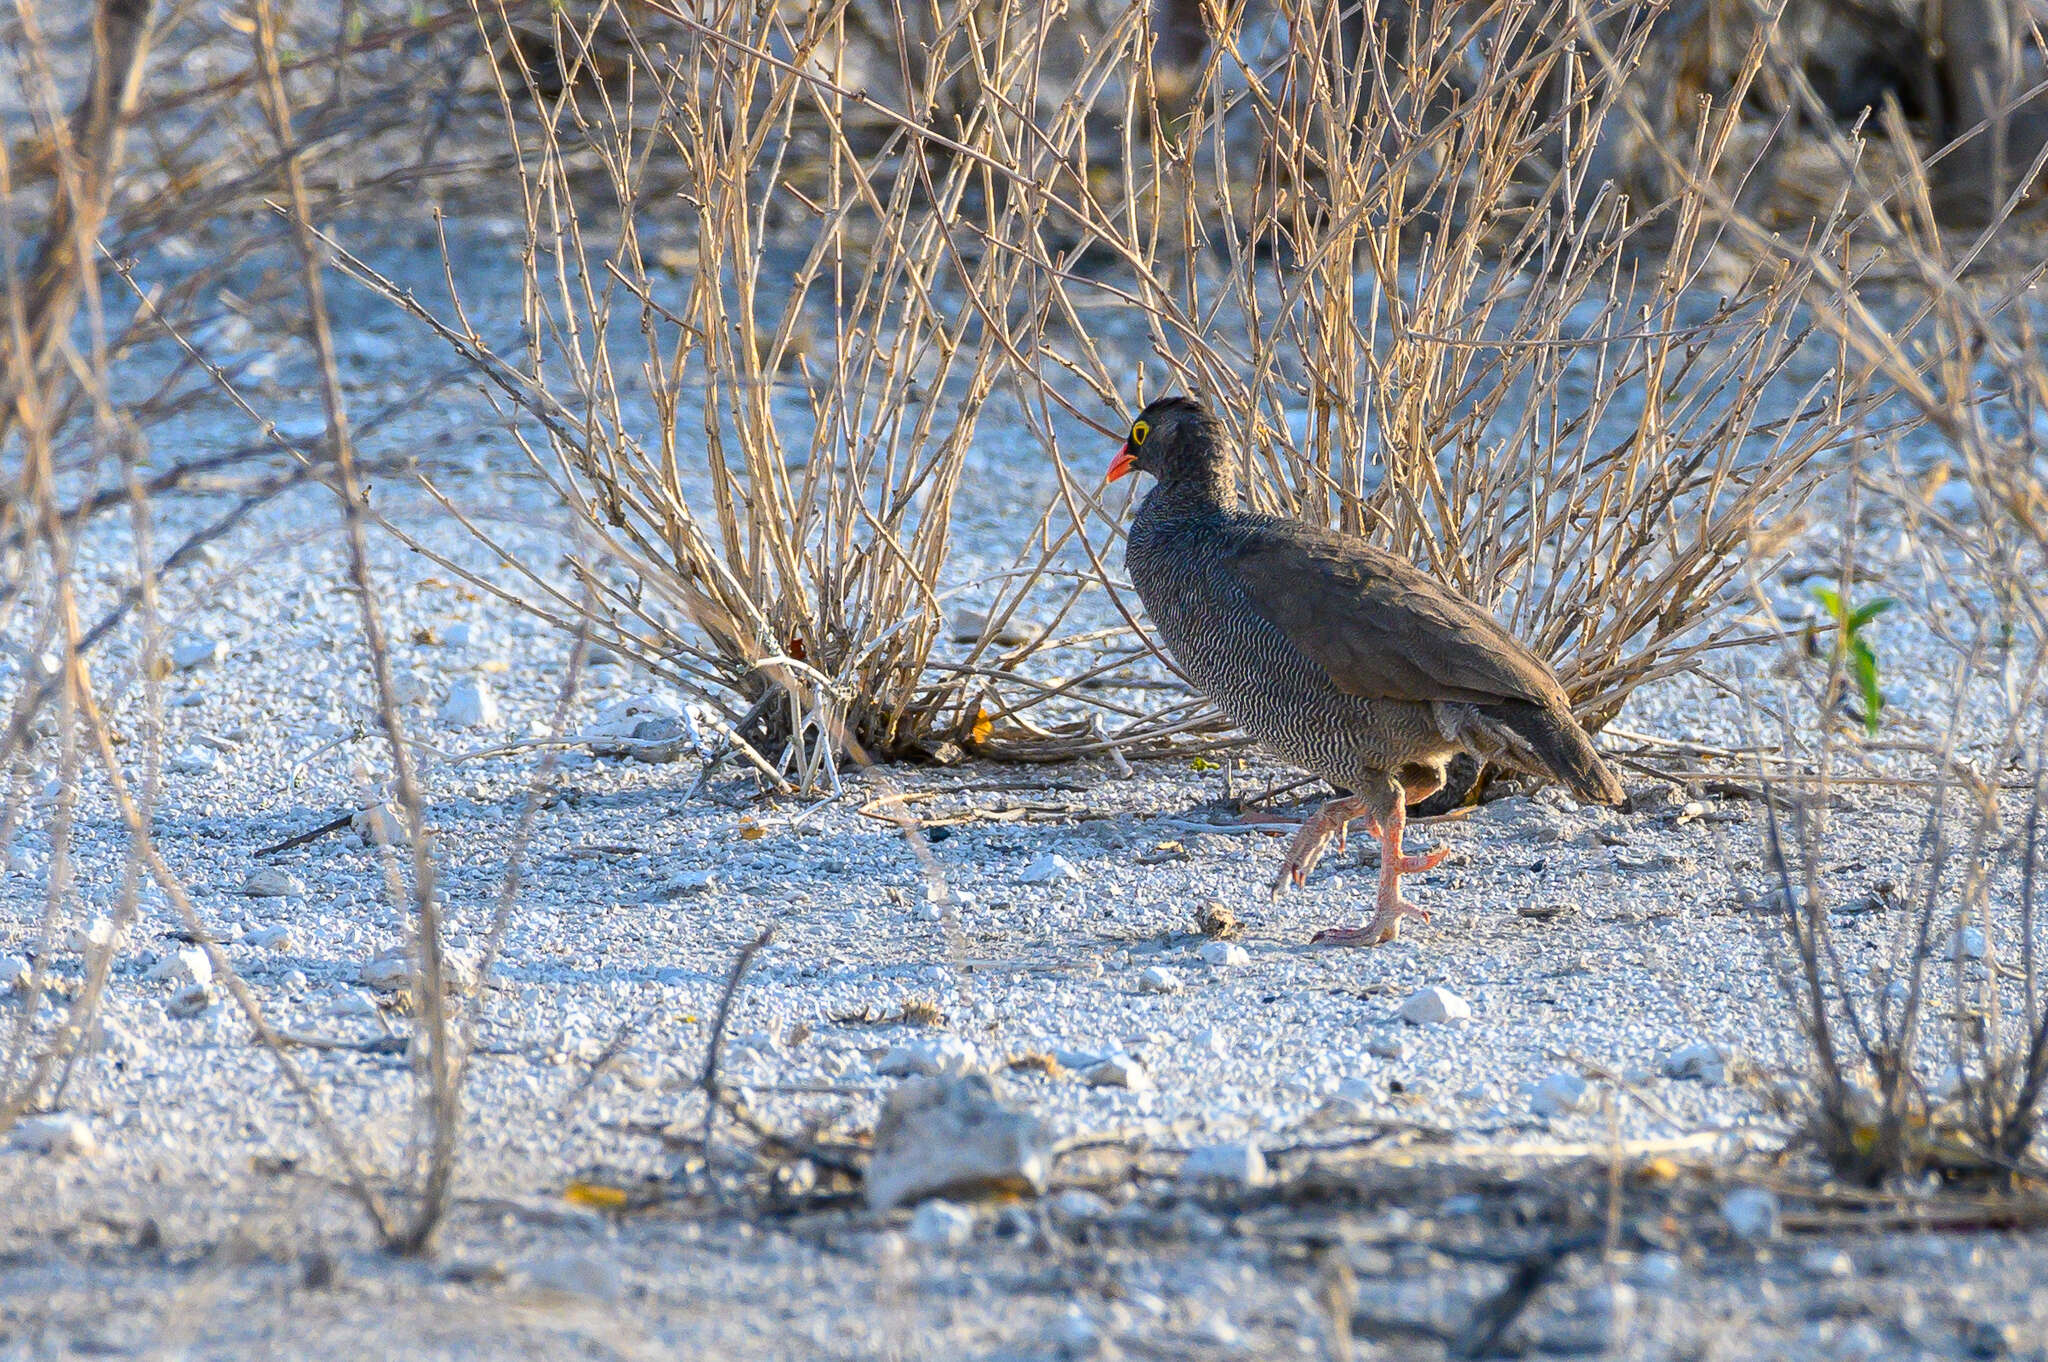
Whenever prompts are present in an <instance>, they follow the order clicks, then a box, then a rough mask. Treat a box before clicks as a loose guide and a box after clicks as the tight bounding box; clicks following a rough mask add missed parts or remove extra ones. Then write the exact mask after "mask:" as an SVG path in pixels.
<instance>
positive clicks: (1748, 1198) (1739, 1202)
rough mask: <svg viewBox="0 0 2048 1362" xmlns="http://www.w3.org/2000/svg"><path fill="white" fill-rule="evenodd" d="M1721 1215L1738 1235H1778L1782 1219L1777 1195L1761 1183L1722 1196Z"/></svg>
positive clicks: (1751, 1237) (1754, 1239)
mask: <svg viewBox="0 0 2048 1362" xmlns="http://www.w3.org/2000/svg"><path fill="white" fill-rule="evenodd" d="M1721 1219H1722V1221H1723V1222H1724V1223H1725V1224H1726V1225H1727V1226H1728V1228H1729V1230H1730V1231H1732V1232H1733V1233H1734V1235H1735V1237H1736V1238H1738V1239H1743V1240H1747V1241H1749V1242H1751V1243H1755V1242H1757V1241H1758V1240H1763V1239H1775V1238H1776V1237H1777V1235H1778V1227H1779V1224H1780V1221H1781V1211H1780V1209H1779V1206H1778V1198H1777V1197H1775V1196H1773V1195H1772V1194H1771V1193H1769V1192H1767V1191H1765V1190H1764V1189H1763V1188H1761V1187H1738V1188H1736V1189H1735V1190H1734V1191H1732V1192H1730V1193H1729V1194H1728V1195H1727V1196H1726V1197H1724V1198H1722V1201H1721Z"/></svg>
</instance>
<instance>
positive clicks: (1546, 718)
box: [1109, 397, 1622, 945]
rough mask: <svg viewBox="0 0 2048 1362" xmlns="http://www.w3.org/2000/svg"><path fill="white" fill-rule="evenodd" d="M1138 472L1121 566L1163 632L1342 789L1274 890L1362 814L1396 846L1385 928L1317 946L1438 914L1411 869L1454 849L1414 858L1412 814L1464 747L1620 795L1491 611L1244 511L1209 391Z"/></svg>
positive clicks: (1147, 445) (1129, 459)
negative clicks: (1408, 842)
mask: <svg viewBox="0 0 2048 1362" xmlns="http://www.w3.org/2000/svg"><path fill="white" fill-rule="evenodd" d="M1132 472H1140V473H1150V474H1151V475H1152V476H1153V477H1154V478H1156V479H1158V484H1157V485H1156V486H1155V487H1153V489H1152V490H1151V491H1150V492H1149V493H1147V494H1146V496H1145V500H1144V501H1143V503H1141V504H1140V505H1139V507H1138V512H1137V514H1136V515H1135V516H1134V517H1133V518H1132V520H1131V527H1130V534H1129V536H1128V538H1127V539H1126V541H1125V545H1124V568H1125V570H1126V571H1127V572H1129V574H1130V578H1131V584H1132V585H1133V586H1134V587H1136V588H1137V591H1138V598H1139V599H1140V600H1142V601H1143V602H1144V603H1145V609H1146V611H1147V613H1148V614H1150V615H1151V617H1152V623H1153V627H1154V628H1155V629H1156V630H1157V631H1158V634H1159V638H1160V640H1161V641H1162V642H1163V643H1165V645H1166V647H1167V649H1168V651H1170V652H1171V653H1172V654H1173V656H1174V659H1175V660H1176V661H1177V662H1179V663H1180V665H1181V668H1182V670H1184V671H1185V672H1186V673H1187V675H1188V678H1189V679H1190V680H1192V681H1193V682H1194V683H1195V684H1196V685H1197V686H1199V687H1200V688H1201V689H1202V691H1203V693H1204V694H1206V695H1207V696H1208V697H1209V698H1210V699H1211V700H1212V701H1214V702H1215V703H1216V704H1217V705H1218V706H1220V707H1221V708H1222V709H1223V710H1224V711H1225V712H1226V713H1228V714H1229V715H1230V717H1231V718H1232V719H1234V720H1235V721H1236V722H1237V724H1238V726H1239V727H1240V728H1242V729H1243V730H1244V731H1245V732H1246V733H1247V734H1249V735H1250V736H1251V737H1253V738H1255V739H1257V740H1258V741H1259V742H1260V743H1262V744H1264V745H1265V746H1266V747H1268V748H1270V749H1272V750H1273V751H1274V752H1276V753H1278V754H1279V755H1280V756H1282V757H1285V758H1286V759H1287V760H1289V761H1291V762H1293V763H1295V764H1296V765H1298V766H1302V767H1305V768H1307V769H1308V770H1310V771H1312V772H1314V773H1315V774H1316V775H1319V776H1321V777H1322V778H1323V779H1324V780H1327V781H1329V782H1330V784H1331V785H1333V786H1335V787H1337V790H1338V793H1337V796H1336V797H1335V798H1332V799H1330V800H1327V801H1325V802H1324V803H1323V805H1322V806H1321V807H1320V808H1319V809H1318V810H1317V811H1316V813H1315V814H1314V816H1313V817H1311V818H1310V819H1309V821H1308V822H1307V823H1306V824H1305V825H1303V827H1302V829H1301V831H1300V832H1299V833H1297V834H1296V835H1295V837H1294V840H1293V842H1292V844H1291V845H1289V847H1288V849H1287V860H1286V862H1285V863H1284V864H1283V865H1282V867H1281V870H1280V874H1279V877H1278V878H1277V879H1275V880H1274V882H1273V894H1274V896H1275V897H1277V896H1278V895H1279V893H1280V891H1281V890H1282V889H1284V888H1285V887H1286V886H1287V885H1288V884H1289V883H1290V882H1292V883H1294V884H1300V883H1301V882H1302V880H1303V879H1304V878H1305V877H1306V876H1307V874H1308V872H1309V871H1310V870H1311V869H1312V868H1313V867H1314V866H1315V863H1316V860H1317V859H1318V858H1319V857H1320V856H1321V854H1322V850H1323V845H1324V843H1326V842H1327V841H1328V840H1329V839H1330V837H1331V836H1332V835H1333V834H1336V833H1340V832H1341V831H1342V830H1343V828H1344V827H1345V826H1346V825H1347V824H1348V823H1349V822H1350V821H1351V820H1352V819H1355V818H1365V819H1367V820H1368V821H1369V823H1370V825H1371V826H1372V828H1373V831H1374V832H1375V834H1376V835H1378V836H1379V838H1380V839H1381V855H1380V885H1379V901H1378V905H1377V911H1376V912H1375V914H1374V916H1373V919H1372V921H1371V922H1369V923H1367V924H1366V925H1365V926H1364V927H1352V928H1336V929H1332V930H1329V931H1324V932H1319V933H1317V935H1316V937H1315V940H1317V941H1324V942H1331V943H1335V944H1340V945H1360V944H1377V943H1379V942H1383V941H1391V940H1393V939H1394V938H1395V937H1397V936H1398V935H1400V931H1401V922H1402V919H1404V918H1411V917H1412V918H1419V919H1421V920H1422V921H1425V922H1426V921H1428V920H1429V919H1428V914H1426V913H1424V912H1423V911H1422V910H1420V909H1419V908H1416V907H1415V906H1414V905H1412V904H1410V903H1408V902H1406V901H1405V900H1403V899H1402V897H1401V876H1403V875H1409V874H1414V873H1415V872H1417V871H1421V870H1428V869H1431V868H1433V867H1434V866H1435V865H1436V864H1437V863H1438V862H1439V861H1441V860H1442V859H1443V856H1444V853H1443V852H1442V851H1437V852H1433V853H1430V854H1428V855H1423V856H1409V855H1406V854H1404V853H1403V851H1402V849H1401V836H1402V831H1403V829H1404V827H1405V826H1406V805H1407V804H1409V803H1412V802H1414V801H1417V800H1422V799H1427V798H1428V797H1429V796H1430V795H1432V794H1434V793H1436V792H1437V791H1438V790H1439V789H1441V788H1443V783H1444V765H1445V763H1446V762H1448V761H1449V760H1450V759H1451V757H1452V756H1454V755H1455V754H1456V753H1458V752H1459V751H1461V750H1463V751H1469V752H1472V753H1474V754H1475V755H1477V756H1480V757H1482V758H1486V759H1489V760H1493V759H1500V760H1506V761H1508V762H1511V763H1513V764H1514V765H1517V766H1520V767H1522V768H1524V769H1527V770H1529V771H1531V772H1534V773H1536V774H1538V775H1544V776H1548V777H1550V778H1552V779H1554V780H1558V781H1561V782H1563V783H1564V784H1565V785H1566V786H1567V787H1568V788H1570V790H1571V791H1572V793H1573V794H1575V795H1577V796H1578V797H1579V798H1580V799H1583V800H1587V801H1589V802H1593V803H1599V804H1619V803H1621V802H1622V790H1621V785H1620V784H1619V783H1618V782H1617V781H1616V780H1615V778H1614V775H1613V773H1612V772H1610V771H1609V770H1608V769H1607V766H1606V764H1605V763H1603V762H1602V761H1601V760H1600V754H1599V753H1598V752H1596V751H1595V750H1594V748H1593V744H1592V741H1591V739H1589V738H1588V737H1587V736H1586V732H1585V730H1584V729H1582V728H1580V727H1579V724H1578V722H1577V721H1576V720H1575V719H1573V718H1572V713H1571V704H1570V702H1569V701H1568V700H1567V699H1566V697H1565V693H1564V688H1563V687H1562V686H1560V685H1559V684H1558V682H1557V677H1556V676H1555V675H1553V674H1552V672H1551V670H1550V668H1549V667H1547V666H1545V665H1544V664H1543V662H1542V661H1541V660H1540V659H1538V658H1537V657H1536V655H1535V654H1534V653H1532V652H1530V651H1529V650H1528V649H1527V648H1525V647H1523V646H1522V644H1520V643H1519V642H1517V641H1516V640H1515V639H1514V637H1513V636H1512V635H1510V634H1509V633H1508V632H1507V630H1505V629H1503V628H1502V627H1501V625H1500V623H1499V622H1498V621H1497V620H1495V619H1494V618H1493V616H1492V615H1490V614H1488V613H1487V612H1486V611H1485V610H1484V609H1482V608H1481V607H1480V606H1478V605H1477V604H1475V603H1474V602H1472V601H1470V600H1468V599H1467V598H1465V597H1464V596H1461V595H1459V594H1458V593H1457V592H1456V591H1454V590H1452V589H1451V588H1450V587H1448V586H1445V585H1444V584H1443V583H1441V582H1438V581H1436V580H1434V579H1433V578H1431V577H1429V576H1428V575H1427V574H1425V573H1423V572H1422V571H1421V570H1419V569H1418V568H1416V567H1414V566H1413V565H1412V564H1410V563H1407V562H1405V561H1403V560H1402V559H1400V558H1397V557H1395V556H1394V555H1393V554H1390V553H1387V552H1385V551H1384V550H1381V549H1377V548H1374V547H1373V546H1372V545H1370V544H1368V543H1366V542H1365V541H1364V540H1363V539H1360V538H1358V537H1357V536H1355V535H1347V534H1338V533H1335V532H1333V531H1330V530H1326V529H1321V528H1318V527H1316V526H1313V525H1305V524H1302V523H1301V522H1299V521H1294V520H1286V519H1282V518H1280V517H1277V516H1266V515H1254V514H1252V513H1250V512H1248V511H1243V510H1240V509H1238V505H1237V472H1236V461H1235V459H1234V458H1233V456H1232V451H1231V449H1230V444H1229V439H1228V437H1227V435H1226V434H1225V432H1224V429H1223V426H1222V423H1221V422H1219V421H1218V420H1217V419H1216V418H1215V417H1214V416H1213V415H1211V414H1210V412H1209V411H1208V410H1207V409H1206V408H1205V407H1203V406H1202V404H1201V403H1200V402H1197V401H1196V400H1194V399H1193V398H1189V397H1164V398H1161V399H1159V400H1158V401H1156V402H1153V403H1152V404H1151V405H1149V406H1147V407H1146V408H1145V410H1144V411H1142V412H1140V413H1139V414H1138V418H1137V419H1136V420H1135V421H1133V422H1131V428H1130V433H1129V435H1128V436H1127V437H1126V439H1125V442H1124V447H1123V449H1122V450H1121V451H1120V452H1119V453H1118V454H1117V456H1116V459H1115V460H1114V461H1113V462H1112V463H1111V464H1110V466H1109V480H1110V481H1112V482H1114V481H1115V480H1116V479H1118V478H1121V477H1123V476H1125V475H1126V474H1128V473H1132Z"/></svg>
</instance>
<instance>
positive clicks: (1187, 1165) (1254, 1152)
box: [1180, 1140, 1270, 1187]
mask: <svg viewBox="0 0 2048 1362" xmlns="http://www.w3.org/2000/svg"><path fill="white" fill-rule="evenodd" d="M1180 1175H1181V1179H1182V1181H1184V1182H1228V1183H1231V1184H1233V1185H1235V1186H1239V1187H1260V1186H1264V1185H1265V1182H1266V1180H1267V1178H1268V1177H1269V1176H1270V1175H1269V1173H1268V1172H1267V1169H1266V1155H1265V1152H1264V1151H1263V1150H1261V1149H1260V1148H1259V1145H1258V1141H1256V1140H1246V1141H1244V1142H1242V1143H1232V1144H1211V1145H1203V1146H1202V1147H1201V1148H1199V1149H1192V1150H1189V1151H1188V1156H1187V1158H1186V1159H1185V1160H1183V1161H1182V1163H1181V1166H1180Z"/></svg>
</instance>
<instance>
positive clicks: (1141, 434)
mask: <svg viewBox="0 0 2048 1362" xmlns="http://www.w3.org/2000/svg"><path fill="white" fill-rule="evenodd" d="M1151 433H1152V427H1151V426H1150V425H1149V424H1147V423H1146V422H1143V421H1135V422H1133V423H1132V424H1131V444H1132V446H1133V447H1136V446H1138V445H1141V444H1144V443H1145V437H1146V436H1147V435H1150V434H1151Z"/></svg>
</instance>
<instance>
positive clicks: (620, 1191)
mask: <svg viewBox="0 0 2048 1362" xmlns="http://www.w3.org/2000/svg"><path fill="white" fill-rule="evenodd" d="M562 1200H564V1201H566V1202H568V1203H569V1204H570V1205H572V1206H587V1207H589V1208H590V1209H591V1210H593V1211H623V1210H625V1209H626V1208H627V1207H628V1206H629V1205H631V1204H632V1198H631V1197H630V1196H628V1195H627V1193H626V1189H625V1188H623V1187H609V1186H606V1185H605V1184H604V1183H602V1182H582V1181H577V1182H572V1183H570V1184H569V1185H568V1186H567V1187H564V1188H563V1189H562Z"/></svg>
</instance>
